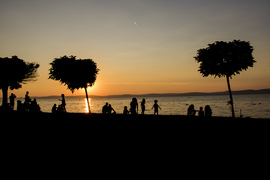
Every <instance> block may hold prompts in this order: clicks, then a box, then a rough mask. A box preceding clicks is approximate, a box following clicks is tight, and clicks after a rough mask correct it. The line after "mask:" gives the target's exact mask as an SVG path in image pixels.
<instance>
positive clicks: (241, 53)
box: [194, 40, 256, 117]
mask: <svg viewBox="0 0 270 180" xmlns="http://www.w3.org/2000/svg"><path fill="white" fill-rule="evenodd" d="M252 52H253V47H252V46H251V45H250V43H249V42H245V41H240V40H234V41H231V42H223V41H216V42H215V43H213V44H209V45H208V47H207V48H204V49H199V50H198V51H197V56H196V57H194V58H195V60H196V61H197V62H198V63H200V67H199V70H198V71H199V72H200V73H201V74H203V77H207V76H209V75H211V76H215V77H217V76H218V77H219V78H220V77H226V79H227V85H228V89H229V94H230V104H231V107H232V117H235V115H234V107H233V98H232V92H231V87H230V80H229V79H230V78H232V76H233V75H234V76H235V75H236V74H240V72H241V71H242V70H247V69H248V67H253V63H255V62H256V61H255V60H254V58H253V56H252Z"/></svg>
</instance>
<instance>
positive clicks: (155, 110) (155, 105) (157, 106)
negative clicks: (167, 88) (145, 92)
mask: <svg viewBox="0 0 270 180" xmlns="http://www.w3.org/2000/svg"><path fill="white" fill-rule="evenodd" d="M154 102H155V104H154V105H153V107H152V108H151V109H153V108H154V115H156V113H157V115H158V108H159V109H160V110H161V108H160V107H159V105H158V104H157V102H158V101H157V100H155V101H154Z"/></svg>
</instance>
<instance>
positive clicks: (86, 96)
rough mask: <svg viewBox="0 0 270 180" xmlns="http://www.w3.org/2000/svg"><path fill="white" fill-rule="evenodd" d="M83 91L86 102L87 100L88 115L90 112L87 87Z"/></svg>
mask: <svg viewBox="0 0 270 180" xmlns="http://www.w3.org/2000/svg"><path fill="white" fill-rule="evenodd" d="M84 89H85V95H86V100H87V105H88V113H91V111H90V103H89V99H88V93H87V87H85V88H84Z"/></svg>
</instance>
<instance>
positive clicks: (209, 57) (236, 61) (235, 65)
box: [195, 40, 256, 77]
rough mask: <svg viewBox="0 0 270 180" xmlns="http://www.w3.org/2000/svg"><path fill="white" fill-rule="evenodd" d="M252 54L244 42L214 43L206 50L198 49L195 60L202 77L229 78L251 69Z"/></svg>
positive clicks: (247, 44)
mask: <svg viewBox="0 0 270 180" xmlns="http://www.w3.org/2000/svg"><path fill="white" fill-rule="evenodd" d="M252 52H253V47H252V46H251V45H250V43H249V42H246V41H240V40H234V41H231V42H224V41H216V42H215V43H213V44H209V45H208V47H207V48H203V49H199V50H198V52H197V56H196V57H195V60H196V61H197V62H198V63H200V67H199V70H198V71H199V72H200V73H201V74H202V75H203V76H204V77H207V76H209V75H212V76H215V77H216V76H218V77H222V76H228V77H231V76H232V75H236V74H240V72H241V71H242V70H247V69H248V67H253V63H255V62H256V61H255V60H254V58H253V56H252Z"/></svg>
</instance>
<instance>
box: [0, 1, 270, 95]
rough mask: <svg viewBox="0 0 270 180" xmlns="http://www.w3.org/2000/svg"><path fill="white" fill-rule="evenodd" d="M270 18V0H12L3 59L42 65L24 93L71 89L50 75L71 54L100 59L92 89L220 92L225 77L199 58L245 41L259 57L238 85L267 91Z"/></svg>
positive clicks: (2, 17) (0, 38)
mask: <svg viewBox="0 0 270 180" xmlns="http://www.w3.org/2000/svg"><path fill="white" fill-rule="evenodd" d="M269 17H270V2H269V1H267V0H258V1H251V0H239V1H237V2H236V1H233V0H228V1H217V0H215V1H214V0H207V1H198V0H189V1H187V0H183V1H175V0H168V1H162V0H155V1H154V0H149V1H144V0H136V1H132V0H125V1H123V0H110V1H109V0H89V1H85V0H77V1H63V0H58V1H52V0H47V1H34V0H25V1H19V0H18V1H16V0H15V1H5V2H2V4H1V7H0V23H1V29H0V57H11V56H13V55H17V56H18V57H19V58H21V59H24V60H25V61H29V62H37V63H39V64H40V68H39V71H38V73H39V77H38V80H37V81H36V82H33V83H28V84H26V85H23V88H21V89H19V90H15V91H14V93H15V94H16V95H17V97H23V96H24V94H25V92H26V91H29V92H30V96H49V95H60V94H66V95H71V92H70V91H69V90H67V89H66V87H65V86H63V85H61V84H60V83H59V82H56V81H53V80H49V79H48V73H49V71H48V70H49V68H50V65H49V63H50V62H51V61H53V60H54V58H58V57H60V56H64V55H67V56H70V55H74V56H77V58H81V59H88V58H91V59H93V60H94V61H95V62H96V63H97V66H98V68H99V69H100V73H99V75H98V76H97V81H96V84H95V86H94V87H92V88H89V94H92V95H114V94H145V93H183V92H214V91H226V90H227V85H226V80H225V79H224V78H220V79H219V78H214V77H207V78H203V77H202V76H201V75H200V74H199V72H198V67H199V64H197V63H196V62H195V60H194V58H193V57H194V56H196V52H197V50H198V49H200V48H205V47H206V46H207V44H209V43H213V42H215V41H232V40H234V39H240V40H243V41H250V43H251V45H252V46H253V47H254V49H255V50H254V53H253V56H254V58H255V60H256V61H257V63H256V64H255V65H254V67H253V68H250V69H248V70H247V71H244V72H242V73H241V74H240V75H237V76H235V77H233V79H232V80H231V86H232V89H233V90H244V89H264V88H270V80H269V77H270V71H269V68H270V61H269V59H270V36H269V32H270V24H269ZM10 92H11V91H9V93H10ZM83 94H84V90H79V91H75V93H74V94H73V95H83ZM1 96H2V95H1ZM1 96H0V97H1Z"/></svg>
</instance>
